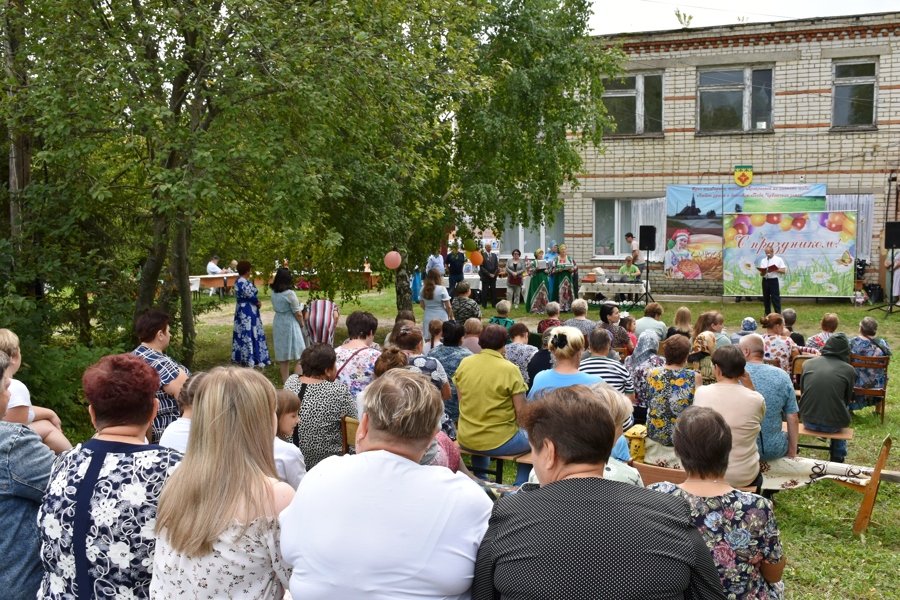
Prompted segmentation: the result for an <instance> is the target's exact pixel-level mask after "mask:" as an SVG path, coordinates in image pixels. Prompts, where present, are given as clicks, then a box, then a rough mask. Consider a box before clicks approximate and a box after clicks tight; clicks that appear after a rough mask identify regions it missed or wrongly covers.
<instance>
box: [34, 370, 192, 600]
mask: <svg viewBox="0 0 900 600" xmlns="http://www.w3.org/2000/svg"><path fill="white" fill-rule="evenodd" d="M82 387H83V388H84V397H85V399H86V400H87V403H88V412H89V413H90V415H91V422H92V423H93V424H94V427H95V428H96V430H97V434H96V435H95V436H94V437H93V438H91V439H90V440H88V441H87V442H85V443H83V444H79V445H77V446H75V448H73V449H72V450H71V451H70V452H68V453H66V454H63V455H61V456H60V457H59V459H57V461H56V463H55V464H54V466H53V471H52V472H51V474H50V485H49V486H48V488H47V491H46V493H45V495H44V501H43V504H42V506H41V509H40V511H39V512H38V526H39V528H40V534H41V541H42V543H41V560H42V561H43V563H44V578H43V581H42V582H41V589H40V592H39V594H38V596H39V597H40V598H49V599H57V598H81V597H91V598H97V599H107V598H108V599H110V600H112V599H113V598H119V597H122V596H124V595H126V594H127V595H129V597H134V598H147V597H148V594H149V586H150V576H151V565H152V564H153V553H154V550H155V548H156V533H155V525H156V507H157V502H158V500H159V495H160V493H161V492H162V488H163V485H164V484H165V482H166V480H168V478H169V475H170V474H171V473H172V470H173V469H174V468H175V466H176V465H177V464H178V463H179V462H180V461H181V457H182V455H181V453H180V452H177V451H175V450H171V449H169V448H163V447H162V446H157V445H153V444H148V443H147V441H146V439H145V437H144V434H145V433H146V431H147V428H148V427H149V426H150V423H151V422H152V421H153V418H154V417H155V416H156V410H157V408H158V407H159V402H158V401H157V399H156V392H157V390H158V389H159V376H158V375H157V374H156V371H154V370H153V368H152V367H151V366H150V365H148V364H147V362H145V361H144V360H143V359H142V358H140V357H139V356H135V355H133V354H116V355H113V356H107V357H104V358H102V359H100V362H98V363H97V364H95V365H93V366H92V367H89V368H88V370H87V371H85V373H84V377H83V378H82Z"/></svg>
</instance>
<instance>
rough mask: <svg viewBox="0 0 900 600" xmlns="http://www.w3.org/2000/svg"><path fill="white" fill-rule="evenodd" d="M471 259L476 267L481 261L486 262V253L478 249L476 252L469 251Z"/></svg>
mask: <svg viewBox="0 0 900 600" xmlns="http://www.w3.org/2000/svg"><path fill="white" fill-rule="evenodd" d="M469 260H470V261H472V264H473V265H475V266H476V267H480V266H481V263H483V262H484V255H483V254H482V253H481V252H479V251H478V250H475V251H474V252H470V253H469Z"/></svg>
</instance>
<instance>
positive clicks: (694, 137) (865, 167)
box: [501, 12, 900, 294]
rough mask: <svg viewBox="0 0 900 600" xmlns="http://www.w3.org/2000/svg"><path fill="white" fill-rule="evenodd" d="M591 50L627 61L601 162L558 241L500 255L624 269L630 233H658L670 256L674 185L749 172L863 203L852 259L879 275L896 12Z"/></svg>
mask: <svg viewBox="0 0 900 600" xmlns="http://www.w3.org/2000/svg"><path fill="white" fill-rule="evenodd" d="M597 40H598V42H599V43H600V44H621V46H622V48H623V49H624V51H625V52H626V53H627V56H628V60H627V62H626V64H625V68H626V70H627V75H626V79H624V80H621V81H615V82H610V84H609V85H608V86H607V92H606V94H605V95H604V101H605V102H606V105H607V108H608V110H609V111H610V113H611V114H613V115H614V116H615V117H616V121H617V124H618V126H617V130H616V132H614V133H610V134H608V135H607V136H605V140H606V149H605V152H600V151H598V150H597V149H594V148H590V149H588V150H587V151H586V153H585V156H584V158H585V171H584V173H583V174H581V175H580V177H579V179H580V182H581V185H580V187H579V188H578V189H577V191H574V192H572V191H571V190H564V197H565V199H566V205H565V210H564V211H563V213H562V214H561V215H560V218H559V220H558V221H557V223H556V224H555V225H554V226H553V228H552V230H551V229H550V228H548V229H547V230H546V231H545V230H544V229H543V228H538V229H536V230H533V231H525V230H522V229H521V228H512V229H511V230H507V231H506V232H505V233H504V236H503V239H504V242H503V247H502V248H501V255H506V254H507V253H508V252H509V251H511V249H512V247H513V246H515V247H520V248H522V247H524V248H525V249H526V252H528V253H529V254H530V253H531V252H532V251H533V250H534V248H535V247H537V246H538V245H542V246H544V247H548V246H549V244H550V242H551V239H556V240H558V241H560V242H562V241H563V239H564V240H565V242H566V243H567V245H568V246H569V249H570V254H572V255H573V256H574V257H575V259H576V260H577V261H578V263H579V265H581V266H582V267H594V266H603V267H604V268H606V267H613V266H614V267H618V266H619V265H621V264H622V260H623V258H624V254H623V253H622V248H623V247H624V244H625V240H624V234H625V233H626V231H628V230H633V231H634V232H635V234H637V231H638V225H640V224H644V225H656V226H657V228H658V229H660V228H661V229H662V231H659V233H658V236H657V239H658V246H660V245H661V244H663V242H664V239H663V236H664V225H665V223H664V219H665V217H664V214H665V213H664V211H665V209H664V200H661V199H664V197H665V195H666V186H667V185H674V184H684V185H690V184H720V183H721V184H729V183H733V182H734V167H735V166H736V165H752V166H753V173H754V179H753V183H762V184H791V183H824V184H827V186H828V195H829V203H831V202H832V201H833V200H834V201H839V200H841V199H843V201H844V202H851V203H852V202H854V201H855V200H854V199H856V198H857V194H859V202H860V206H861V210H862V212H861V213H860V216H861V217H862V215H863V213H865V214H866V215H867V217H866V218H867V219H868V222H867V223H863V222H862V221H861V222H860V238H861V239H858V240H857V244H858V258H867V259H868V260H869V261H870V268H869V269H868V271H867V275H866V278H867V279H868V280H870V281H875V280H877V279H878V278H879V277H883V271H884V269H883V268H881V269H879V268H878V264H877V263H880V262H882V260H880V259H881V258H882V257H883V256H884V254H883V249H882V248H883V243H882V240H881V234H882V230H883V223H884V220H885V208H886V203H888V204H889V206H888V214H887V220H889V221H893V220H900V219H898V214H897V207H896V205H895V204H896V202H895V197H894V194H893V192H890V193H889V189H893V188H890V185H893V184H889V183H888V179H889V177H890V174H891V172H892V170H895V169H898V166H900V12H894V13H883V14H872V15H857V16H845V17H829V18H817V19H804V20H797V21H781V22H776V23H753V24H735V25H726V26H717V27H706V28H696V29H682V30H676V31H657V32H645V33H630V34H620V35H614V36H601V37H598V38H597ZM661 207H662V209H661ZM660 210H662V214H660ZM661 256H662V252H661V249H660V250H659V251H658V252H657V253H655V254H654V255H651V259H654V258H655V259H656V260H661ZM872 261H875V264H873V262H872ZM654 267H655V268H656V269H657V272H658V270H659V268H660V267H659V263H655V264H654ZM652 281H653V284H654V290H655V291H657V292H662V293H704V294H707V293H709V294H721V291H722V282H721V281H702V282H700V281H696V282H694V281H685V280H668V281H667V280H663V279H662V277H661V275H658V274H657V273H654V274H653V277H652Z"/></svg>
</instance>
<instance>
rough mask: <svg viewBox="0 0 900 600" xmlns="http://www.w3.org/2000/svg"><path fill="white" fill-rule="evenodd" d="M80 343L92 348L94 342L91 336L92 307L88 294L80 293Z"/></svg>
mask: <svg viewBox="0 0 900 600" xmlns="http://www.w3.org/2000/svg"><path fill="white" fill-rule="evenodd" d="M78 341H79V342H80V343H81V344H83V345H85V346H91V344H92V342H93V339H92V335H91V305H90V298H89V297H88V295H87V292H79V294H78Z"/></svg>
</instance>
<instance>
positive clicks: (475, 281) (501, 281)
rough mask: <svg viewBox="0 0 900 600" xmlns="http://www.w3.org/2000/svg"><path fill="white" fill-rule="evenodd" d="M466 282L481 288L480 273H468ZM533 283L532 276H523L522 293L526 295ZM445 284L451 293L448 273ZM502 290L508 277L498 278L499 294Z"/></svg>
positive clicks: (473, 286)
mask: <svg viewBox="0 0 900 600" xmlns="http://www.w3.org/2000/svg"><path fill="white" fill-rule="evenodd" d="M465 281H466V283H468V284H469V287H470V288H471V289H473V290H480V289H481V278H480V277H479V276H478V275H466V276H465ZM530 283H531V277H529V276H528V275H525V276H524V277H522V295H523V296H525V295H527V294H528V285H529V284H530ZM443 285H444V287H445V288H447V291H448V292H450V293H451V295H452V290H450V288H449V286H450V278H449V277H447V276H446V275H445V276H444V278H443ZM500 290H506V277H498V278H497V296H500ZM503 295H504V296H505V295H506V292H505V291H504V292H503Z"/></svg>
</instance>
